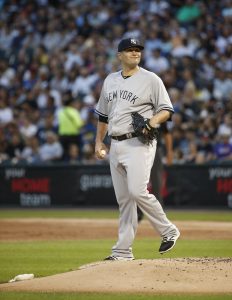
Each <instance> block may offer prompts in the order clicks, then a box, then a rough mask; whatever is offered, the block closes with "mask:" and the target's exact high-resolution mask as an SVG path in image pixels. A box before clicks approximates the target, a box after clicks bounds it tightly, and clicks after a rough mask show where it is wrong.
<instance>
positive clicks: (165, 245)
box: [159, 230, 180, 254]
mask: <svg viewBox="0 0 232 300" xmlns="http://www.w3.org/2000/svg"><path fill="white" fill-rule="evenodd" d="M179 236H180V232H179V230H175V231H173V232H171V233H170V234H169V235H168V236H165V237H163V239H162V242H161V245H160V248H159V253H160V254H163V253H166V252H168V251H169V250H171V249H172V248H173V247H174V246H175V244H176V241H177V240H178V238H179Z"/></svg>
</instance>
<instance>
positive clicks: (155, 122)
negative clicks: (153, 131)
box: [149, 110, 172, 128]
mask: <svg viewBox="0 0 232 300" xmlns="http://www.w3.org/2000/svg"><path fill="white" fill-rule="evenodd" d="M171 116H172V112H171V111H169V110H161V111H160V112H158V113H157V114H155V115H154V116H153V117H152V118H151V119H150V120H149V124H150V126H151V127H154V128H155V127H158V126H159V125H160V124H162V123H164V122H166V121H167V120H168V119H170V118H171Z"/></svg>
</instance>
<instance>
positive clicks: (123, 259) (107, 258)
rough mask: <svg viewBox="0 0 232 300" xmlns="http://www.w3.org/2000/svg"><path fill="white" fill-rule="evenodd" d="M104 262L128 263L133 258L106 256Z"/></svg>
mask: <svg viewBox="0 0 232 300" xmlns="http://www.w3.org/2000/svg"><path fill="white" fill-rule="evenodd" d="M104 260H121V261H130V260H134V257H123V256H114V255H110V256H107V257H106V258H105V259H104Z"/></svg>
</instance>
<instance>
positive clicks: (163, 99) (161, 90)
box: [152, 77, 174, 113]
mask: <svg viewBox="0 0 232 300" xmlns="http://www.w3.org/2000/svg"><path fill="white" fill-rule="evenodd" d="M152 101H153V104H154V106H155V110H156V113H158V112H160V111H161V110H168V111H170V112H172V113H174V109H173V105H172V103H171V100H170V98H169V95H168V92H167V90H166V88H165V86H164V84H163V81H162V80H161V79H160V78H159V77H158V78H157V81H156V82H155V84H153V99H152Z"/></svg>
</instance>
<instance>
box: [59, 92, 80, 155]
mask: <svg viewBox="0 0 232 300" xmlns="http://www.w3.org/2000/svg"><path fill="white" fill-rule="evenodd" d="M77 104H78V103H77V101H75V100H74V99H73V97H72V95H71V93H67V94H66V97H65V98H64V107H63V108H62V109H60V111H59V113H58V122H59V124H58V126H59V128H58V132H59V137H60V142H61V144H62V147H63V150H64V158H65V159H66V158H67V155H68V148H69V145H70V144H76V145H77V146H78V147H79V149H80V148H81V147H82V140H81V128H82V126H83V125H84V124H83V121H82V119H81V117H80V113H79V111H78V110H77V108H76V105H77Z"/></svg>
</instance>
